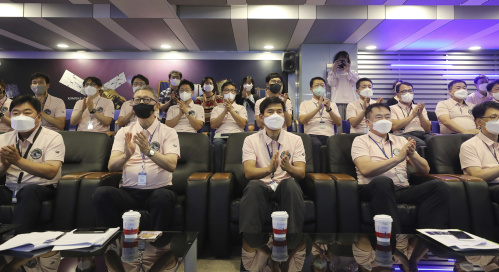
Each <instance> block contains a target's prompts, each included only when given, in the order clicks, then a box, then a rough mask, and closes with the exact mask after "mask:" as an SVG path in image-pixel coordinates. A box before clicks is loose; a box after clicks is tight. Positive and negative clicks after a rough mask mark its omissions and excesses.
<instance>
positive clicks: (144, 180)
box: [137, 172, 147, 186]
mask: <svg viewBox="0 0 499 272" xmlns="http://www.w3.org/2000/svg"><path fill="white" fill-rule="evenodd" d="M146 184H147V174H146V173H144V172H140V173H139V180H138V182H137V185H139V186H145V185H146Z"/></svg>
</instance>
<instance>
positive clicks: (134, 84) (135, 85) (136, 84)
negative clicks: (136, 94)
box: [132, 82, 146, 87]
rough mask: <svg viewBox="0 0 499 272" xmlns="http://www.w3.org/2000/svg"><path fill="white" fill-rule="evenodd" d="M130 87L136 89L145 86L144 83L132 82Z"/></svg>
mask: <svg viewBox="0 0 499 272" xmlns="http://www.w3.org/2000/svg"><path fill="white" fill-rule="evenodd" d="M132 85H133V86H134V87H137V86H141V87H142V86H146V83H145V82H134V83H133V84H132Z"/></svg>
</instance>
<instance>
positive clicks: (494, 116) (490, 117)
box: [482, 115, 499, 121]
mask: <svg viewBox="0 0 499 272" xmlns="http://www.w3.org/2000/svg"><path fill="white" fill-rule="evenodd" d="M483 118H489V119H492V120H493V121H497V120H499V116H497V115H491V116H484V117H482V119H483Z"/></svg>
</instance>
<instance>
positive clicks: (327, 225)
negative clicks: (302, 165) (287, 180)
mask: <svg viewBox="0 0 499 272" xmlns="http://www.w3.org/2000/svg"><path fill="white" fill-rule="evenodd" d="M302 187H304V194H305V195H307V196H308V197H310V198H312V199H313V201H314V203H315V210H316V231H317V232H321V233H333V232H336V230H337V229H336V226H337V220H338V216H337V210H338V209H337V205H338V202H337V201H336V185H335V182H334V181H333V179H332V178H331V177H330V176H328V175H326V174H322V173H307V175H306V176H305V184H304V186H302Z"/></svg>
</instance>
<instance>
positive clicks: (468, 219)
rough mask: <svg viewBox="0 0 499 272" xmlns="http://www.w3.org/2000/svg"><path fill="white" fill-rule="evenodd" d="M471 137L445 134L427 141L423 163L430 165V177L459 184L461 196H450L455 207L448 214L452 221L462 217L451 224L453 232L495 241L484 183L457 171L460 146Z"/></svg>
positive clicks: (460, 170) (459, 169)
mask: <svg viewBox="0 0 499 272" xmlns="http://www.w3.org/2000/svg"><path fill="white" fill-rule="evenodd" d="M473 136H475V135H471V134H449V135H436V136H434V137H431V138H430V139H428V141H427V143H426V144H427V146H426V151H425V153H426V159H427V160H428V164H429V165H430V173H432V174H450V175H452V176H455V177H457V178H459V179H460V180H461V181H462V184H461V185H462V186H463V187H464V189H465V192H464V193H456V194H452V196H453V197H454V198H456V199H454V200H453V203H455V204H453V206H452V207H453V209H452V210H451V212H452V213H455V216H454V218H456V216H458V215H459V216H462V219H460V220H455V222H453V224H454V225H455V226H456V228H459V229H463V230H467V231H471V232H472V233H474V234H476V235H479V236H482V237H484V238H488V239H495V240H497V238H498V235H497V234H496V233H497V232H495V231H494V228H493V227H492V226H494V225H495V222H494V217H493V210H492V205H491V199H490V195H489V191H488V190H489V189H488V185H487V183H486V182H485V181H483V180H481V179H480V178H477V177H472V176H467V175H463V171H462V169H461V162H460V160H459V152H460V147H461V144H463V143H464V142H465V141H467V140H468V139H471V138H472V137H473ZM466 200H467V201H466ZM494 207H497V205H494ZM498 219H499V217H498ZM461 221H464V222H461ZM498 222H499V221H498ZM457 224H459V225H457ZM498 225H499V224H498Z"/></svg>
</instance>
